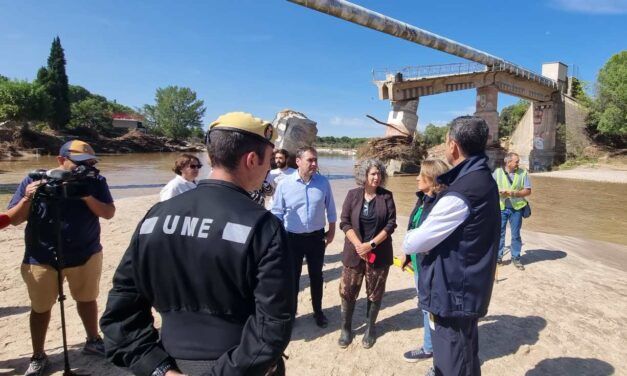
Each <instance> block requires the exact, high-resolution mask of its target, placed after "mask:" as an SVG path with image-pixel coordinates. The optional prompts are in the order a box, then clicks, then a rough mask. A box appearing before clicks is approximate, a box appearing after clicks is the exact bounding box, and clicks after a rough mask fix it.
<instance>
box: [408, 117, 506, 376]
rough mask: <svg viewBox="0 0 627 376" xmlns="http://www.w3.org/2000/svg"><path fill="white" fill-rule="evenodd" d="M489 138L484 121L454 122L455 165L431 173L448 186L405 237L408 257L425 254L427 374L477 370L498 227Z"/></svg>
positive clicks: (451, 150) (450, 154) (450, 142)
mask: <svg viewBox="0 0 627 376" xmlns="http://www.w3.org/2000/svg"><path fill="white" fill-rule="evenodd" d="M487 140H488V126H487V124H486V123H485V121H484V120H483V119H481V118H479V117H475V116H462V117H458V118H456V119H455V120H453V122H452V123H451V127H450V129H449V131H448V133H447V135H446V159H447V160H448V162H449V163H450V164H451V165H452V166H453V168H452V169H451V170H450V171H448V172H447V173H445V174H443V175H440V176H439V177H438V178H437V181H438V183H440V184H445V185H447V186H448V188H447V189H445V190H443V191H442V192H440V193H439V194H438V196H437V198H436V202H435V205H434V206H433V208H432V210H431V213H430V214H429V216H428V217H427V219H426V220H425V221H424V223H423V224H422V225H421V226H420V227H418V228H417V229H414V230H411V231H409V232H408V233H407V235H406V236H405V241H404V242H403V249H404V251H405V253H406V254H415V253H424V257H423V258H422V262H421V272H420V277H419V283H418V290H419V295H420V307H421V308H422V309H423V310H425V311H427V312H429V327H430V330H431V340H432V343H433V368H432V369H431V370H430V371H429V373H427V374H428V375H445V376H450V375H469V376H470V375H472V376H475V375H480V374H481V368H480V362H479V357H478V352H479V336H478V326H477V322H478V320H479V318H480V317H483V316H485V315H486V313H487V312H488V305H489V304H490V297H491V296H492V286H493V284H494V273H495V270H496V257H497V252H498V245H499V235H500V224H501V220H500V209H499V193H498V188H497V185H496V182H495V181H494V179H493V178H492V175H491V173H490V168H489V167H488V165H487V161H488V157H487V156H486V155H485V146H486V142H487Z"/></svg>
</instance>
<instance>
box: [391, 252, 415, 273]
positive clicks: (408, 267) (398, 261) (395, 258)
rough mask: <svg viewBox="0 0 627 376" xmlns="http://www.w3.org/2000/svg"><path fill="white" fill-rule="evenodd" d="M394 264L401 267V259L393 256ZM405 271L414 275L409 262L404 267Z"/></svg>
mask: <svg viewBox="0 0 627 376" xmlns="http://www.w3.org/2000/svg"><path fill="white" fill-rule="evenodd" d="M394 265H396V266H398V267H399V268H402V267H403V261H402V260H401V259H399V258H398V257H396V256H394ZM404 271H405V272H407V273H409V274H411V275H414V269H412V267H411V263H410V264H407V266H406V267H405V270H404Z"/></svg>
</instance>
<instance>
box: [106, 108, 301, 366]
mask: <svg viewBox="0 0 627 376" xmlns="http://www.w3.org/2000/svg"><path fill="white" fill-rule="evenodd" d="M274 136H275V135H274V130H273V128H272V125H271V124H269V123H267V122H265V121H263V120H261V119H258V118H255V117H253V116H252V115H250V114H247V113H242V112H235V113H228V114H225V115H222V116H220V117H219V118H218V119H217V120H216V121H215V122H213V123H212V124H211V125H210V130H209V134H208V147H209V158H210V160H211V165H212V167H213V171H212V173H211V177H210V179H208V180H203V181H201V182H200V183H199V184H198V187H197V188H196V189H194V190H191V191H188V192H185V193H183V194H181V195H178V196H176V197H174V198H172V199H170V200H168V201H164V202H161V203H159V204H157V205H155V206H154V207H152V209H150V210H149V212H148V213H147V214H146V216H145V217H144V219H143V220H142V221H141V223H140V224H139V226H138V227H137V230H136V231H135V234H134V236H133V238H132V240H131V244H130V246H129V248H128V250H127V251H126V254H125V255H124V257H123V258H122V260H121V262H120V265H119V266H118V269H117V271H116V273H115V276H114V279H113V288H112V289H111V291H110V293H109V300H108V302H107V308H106V311H105V313H104V315H103V317H102V319H101V321H100V325H101V327H102V331H103V333H104V334H105V348H106V356H107V358H108V359H109V360H110V361H111V362H113V363H114V364H116V365H117V366H120V367H127V368H130V370H131V371H132V372H133V373H134V374H136V375H142V376H151V375H152V376H157V375H160V376H162V375H168V376H169V375H180V374H181V373H183V374H189V375H275V374H281V370H282V369H283V362H282V359H281V354H282V353H283V350H284V349H285V348H286V347H287V345H288V343H289V340H290V335H291V330H292V322H293V316H292V314H293V311H294V303H295V302H294V295H295V294H294V291H293V288H294V287H293V286H295V283H294V279H293V278H294V277H293V275H294V273H292V271H291V266H292V260H291V256H290V255H291V254H290V252H288V251H287V248H286V235H285V232H284V230H283V228H282V226H281V223H280V222H279V221H278V220H277V219H276V218H275V217H274V216H273V215H272V214H271V213H270V212H268V211H266V210H265V209H264V208H263V207H261V206H259V205H257V204H256V203H255V202H253V201H252V200H251V198H250V196H249V195H248V193H247V191H251V190H253V189H254V188H255V187H258V186H260V185H261V183H262V182H263V179H264V178H265V176H266V173H267V172H268V170H269V167H270V159H271V158H272V149H273V144H272V141H273V139H274ZM152 307H154V308H155V309H156V311H157V312H159V314H160V315H161V318H162V327H161V333H159V332H158V331H157V329H156V328H155V327H154V326H153V316H152V314H151V308H152Z"/></svg>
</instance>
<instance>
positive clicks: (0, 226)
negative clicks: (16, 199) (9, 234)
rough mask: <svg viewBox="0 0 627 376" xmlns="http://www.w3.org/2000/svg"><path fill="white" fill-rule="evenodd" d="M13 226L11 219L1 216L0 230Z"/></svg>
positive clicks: (4, 215)
mask: <svg viewBox="0 0 627 376" xmlns="http://www.w3.org/2000/svg"><path fill="white" fill-rule="evenodd" d="M10 224H11V217H9V216H8V215H6V214H0V230H1V229H3V228H5V227H7V226H8V225H10Z"/></svg>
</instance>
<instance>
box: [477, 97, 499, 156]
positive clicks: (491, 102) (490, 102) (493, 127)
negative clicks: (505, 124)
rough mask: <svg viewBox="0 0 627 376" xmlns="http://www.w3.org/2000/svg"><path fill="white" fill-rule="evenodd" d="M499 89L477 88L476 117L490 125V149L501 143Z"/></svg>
mask: <svg viewBox="0 0 627 376" xmlns="http://www.w3.org/2000/svg"><path fill="white" fill-rule="evenodd" d="M498 97H499V89H498V88H497V87H496V86H495V85H488V86H482V87H478V88H477V101H476V111H475V116H478V117H480V118H482V119H483V120H485V122H486V123H488V127H489V128H490V133H489V135H488V145H487V146H488V147H491V146H494V145H498V143H499V112H498V110H497V104H498Z"/></svg>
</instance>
